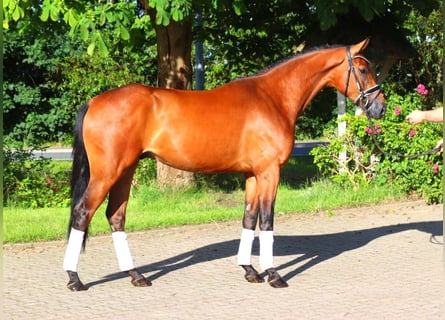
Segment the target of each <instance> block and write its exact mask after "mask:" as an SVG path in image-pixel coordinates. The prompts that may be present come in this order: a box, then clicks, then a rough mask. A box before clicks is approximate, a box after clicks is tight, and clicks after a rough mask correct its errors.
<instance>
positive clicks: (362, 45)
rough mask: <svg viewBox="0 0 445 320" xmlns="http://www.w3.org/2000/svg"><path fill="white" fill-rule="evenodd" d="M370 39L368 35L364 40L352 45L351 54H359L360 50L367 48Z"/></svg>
mask: <svg viewBox="0 0 445 320" xmlns="http://www.w3.org/2000/svg"><path fill="white" fill-rule="evenodd" d="M370 40H371V38H369V37H368V38H366V39H365V40H363V41H361V42H359V43H357V44H355V45H352V46H351V54H352V55H353V56H354V55H357V54H359V53H360V52H363V50H365V49H366V47H367V46H368V44H369V41H370Z"/></svg>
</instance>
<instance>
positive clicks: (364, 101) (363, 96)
mask: <svg viewBox="0 0 445 320" xmlns="http://www.w3.org/2000/svg"><path fill="white" fill-rule="evenodd" d="M346 53H347V57H348V65H349V66H348V76H347V78H346V89H345V106H346V105H347V104H346V100H347V96H348V88H349V80H350V78H351V74H352V75H353V76H354V80H355V84H356V86H357V89H358V90H359V92H360V93H359V95H358V97H357V98H356V99H355V100H354V105H356V106H360V105H362V108H363V110H364V111H365V113H366V117H367V118H368V122H369V126H370V128H371V130H372V132H376V131H375V128H374V123H373V122H372V119H371V116H370V115H369V112H368V110H369V107H370V105H371V104H372V102H374V100H375V99H376V98H377V97H378V96H379V94H380V93H381V92H382V89H381V88H380V86H379V85H378V84H376V85H375V86H372V87H370V88H368V89H366V90H363V87H362V85H361V84H360V81H358V76H357V74H356V71H355V68H354V65H353V64H352V61H353V60H354V59H362V60H364V61H366V62H367V63H368V64H369V65H370V64H371V62H370V61H369V60H368V59H366V58H365V57H364V56H361V55H357V56H351V49H350V47H349V46H347V47H346ZM375 92H377V94H376V95H375V96H374V98H373V99H372V100H369V96H371V95H372V94H373V93H375ZM375 136H376V135H375V134H372V139H373V141H374V144H375V146H376V147H377V149H378V150H379V151H380V152H381V153H382V154H385V155H387V156H393V157H397V158H407V159H416V158H419V157H422V156H426V155H430V154H434V153H436V152H438V151H439V150H440V148H439V147H437V148H433V149H431V150H428V151H425V152H422V153H418V154H413V155H406V154H401V153H398V152H391V153H390V152H386V151H384V150H383V149H382V148H381V146H380V144H379V143H378V142H377V139H376V137H375Z"/></svg>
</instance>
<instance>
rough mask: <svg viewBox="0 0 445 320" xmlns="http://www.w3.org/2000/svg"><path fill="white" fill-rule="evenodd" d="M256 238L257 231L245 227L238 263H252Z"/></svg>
mask: <svg viewBox="0 0 445 320" xmlns="http://www.w3.org/2000/svg"><path fill="white" fill-rule="evenodd" d="M254 238H255V231H254V230H250V229H243V232H242V233H241V240H240V243H239V249H238V265H239V266H241V265H247V266H248V265H251V264H252V262H251V256H252V245H253V240H254Z"/></svg>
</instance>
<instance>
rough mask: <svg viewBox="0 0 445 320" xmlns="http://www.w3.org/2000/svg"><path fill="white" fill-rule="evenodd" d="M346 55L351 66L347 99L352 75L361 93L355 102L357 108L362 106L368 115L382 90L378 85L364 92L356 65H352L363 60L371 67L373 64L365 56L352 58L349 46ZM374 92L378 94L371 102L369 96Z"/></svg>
mask: <svg viewBox="0 0 445 320" xmlns="http://www.w3.org/2000/svg"><path fill="white" fill-rule="evenodd" d="M346 53H347V56H348V65H349V66H348V76H347V78H346V89H345V99H346V97H347V96H348V88H349V79H350V78H351V74H352V75H353V76H354V80H355V84H356V86H357V89H358V91H359V92H360V93H359V95H358V97H357V98H356V99H355V100H354V104H355V105H356V106H359V105H362V106H363V109H364V110H365V112H366V114H368V109H369V106H370V105H371V103H372V102H373V101H374V100H375V99H376V98H377V97H378V95H379V94H380V92H381V91H382V89H381V88H380V86H379V85H378V84H376V85H375V86H372V87H371V88H368V89H366V90H363V87H362V85H361V84H360V81H358V76H357V73H356V72H355V68H354V65H353V64H352V60H354V59H362V60H364V61H366V62H367V63H368V64H369V65H371V62H370V61H369V60H368V59H366V58H365V57H364V56H351V49H350V47H349V46H347V47H346ZM374 92H377V94H376V95H375V96H374V98H373V99H372V100H371V101H370V100H369V96H370V95H372V94H373V93H374Z"/></svg>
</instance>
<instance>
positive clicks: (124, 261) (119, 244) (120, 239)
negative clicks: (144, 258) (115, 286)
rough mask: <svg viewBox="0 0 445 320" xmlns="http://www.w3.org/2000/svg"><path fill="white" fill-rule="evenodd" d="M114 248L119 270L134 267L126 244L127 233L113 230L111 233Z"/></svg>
mask: <svg viewBox="0 0 445 320" xmlns="http://www.w3.org/2000/svg"><path fill="white" fill-rule="evenodd" d="M112 237H113V243H114V249H115V250H116V256H117V261H118V262H119V268H120V269H121V271H128V270H131V269H134V262H133V258H132V257H131V253H130V247H129V246H128V241H127V235H126V234H125V232H124V231H115V232H113V233H112Z"/></svg>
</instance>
